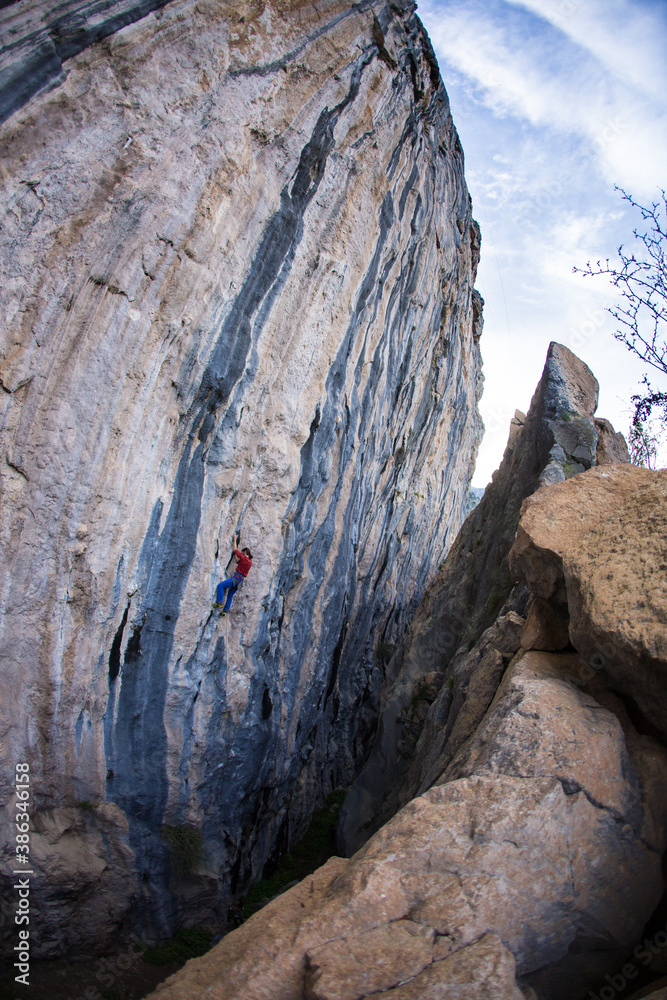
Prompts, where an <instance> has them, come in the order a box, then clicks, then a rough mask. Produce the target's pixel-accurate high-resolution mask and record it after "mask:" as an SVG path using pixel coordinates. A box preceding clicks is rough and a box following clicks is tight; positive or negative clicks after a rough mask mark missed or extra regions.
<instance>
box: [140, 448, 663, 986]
mask: <svg viewBox="0 0 667 1000" xmlns="http://www.w3.org/2000/svg"><path fill="white" fill-rule="evenodd" d="M666 482H667V472H663V473H652V472H648V471H646V470H641V469H635V468H632V467H627V466H623V465H619V466H608V467H607V468H604V469H591V470H589V471H587V472H584V473H583V474H582V475H580V476H575V477H574V478H571V479H569V480H567V481H565V482H562V483H560V484H557V485H555V486H549V487H547V488H546V489H543V490H539V491H538V492H537V493H536V494H535V496H534V497H533V498H531V499H529V500H528V501H527V502H526V504H525V505H524V508H523V513H522V518H521V521H520V525H519V532H518V536H517V542H516V543H515V546H514V548H513V552H512V557H511V561H512V565H513V566H514V567H515V570H516V573H517V574H518V576H519V581H518V582H519V584H520V585H521V586H523V587H532V586H533V585H534V581H535V580H543V579H549V580H551V581H552V586H551V588H550V590H549V596H544V593H545V591H544V588H542V586H541V584H539V585H536V591H535V592H533V593H532V594H531V595H530V597H529V607H530V606H531V605H530V601H535V600H536V599H539V600H541V601H542V602H544V603H543V605H542V607H541V611H540V612H539V614H538V618H540V620H542V621H546V622H547V625H548V627H545V628H544V630H543V631H541V630H540V628H536V627H535V625H534V624H533V625H532V626H531V623H530V614H529V617H528V619H525V620H524V618H523V616H520V615H518V614H517V612H516V611H508V612H507V613H506V614H504V615H502V616H501V617H500V618H499V619H498V620H497V621H496V623H495V624H494V625H493V626H492V627H491V628H489V629H488V630H487V631H486V632H485V633H484V634H483V635H482V637H481V638H480V640H479V641H478V642H477V643H476V644H475V646H474V647H473V648H472V649H471V650H470V651H469V652H467V653H465V654H461V657H462V659H460V660H459V661H458V668H457V673H456V675H455V676H456V677H457V678H463V677H465V678H466V679H467V688H468V692H469V698H468V699H467V700H466V701H465V703H464V705H463V707H462V708H461V710H460V711H459V713H458V715H457V719H456V724H455V726H454V729H452V730H451V735H450V736H449V739H448V740H446V742H445V749H446V751H447V758H446V759H445V758H442V759H441V761H440V765H439V767H438V766H436V765H435V764H433V767H432V776H434V780H433V783H432V785H431V787H430V788H429V789H428V790H426V791H424V792H422V794H420V795H418V796H417V797H416V798H415V799H413V800H412V801H411V802H409V803H408V804H407V805H406V806H404V807H403V809H401V810H400V811H399V812H398V813H397V815H396V816H394V817H393V819H391V820H390V821H389V822H388V823H386V824H385V825H384V826H383V827H382V829H381V830H379V831H378V832H377V833H375V834H374V836H372V837H371V839H370V840H369V841H368V843H367V844H366V845H365V846H364V847H363V848H362V849H361V850H360V851H358V852H357V853H356V854H355V855H354V856H353V857H352V858H351V859H350V860H349V861H344V860H342V859H332V860H331V861H330V862H329V863H328V864H327V865H326V866H325V867H324V868H322V869H320V871H319V872H317V873H315V875H314V876H313V877H312V879H306V880H305V881H304V882H303V883H301V884H300V885H299V886H297V887H295V888H294V889H292V890H290V891H289V892H287V893H285V895H284V896H280V897H278V898H277V899H276V900H274V901H273V902H272V903H270V904H269V905H268V906H267V907H266V908H265V909H264V910H262V911H260V912H259V913H258V914H256V915H255V916H253V917H252V918H251V919H250V920H249V921H248V922H247V923H246V924H245V925H244V926H243V927H242V928H240V929H239V930H237V931H234V932H233V933H232V934H231V935H229V936H228V937H227V938H225V939H224V940H223V941H222V942H221V943H220V944H219V945H218V946H217V947H216V948H215V949H213V951H212V952H211V953H210V954H209V955H207V956H205V957H204V958H202V959H198V960H196V961H194V962H191V963H189V964H188V966H186V968H185V970H183V972H181V973H179V974H177V975H176V976H175V977H173V978H172V979H171V980H168V981H167V983H165V984H164V985H163V986H162V987H161V988H160V989H159V990H158V991H157V992H156V994H155V996H156V998H159V1000H186V998H195V997H200V996H204V995H205V996H207V997H213V998H216V997H220V998H222V997H223V996H224V998H225V1000H235V998H237V997H238V998H239V1000H240V998H241V997H243V998H244V1000H255V998H257V1000H258V998H260V997H267V996H271V997H275V998H280V1000H288V998H289V1000H310V998H313V997H316V998H318V1000H334V998H336V1000H341V998H345V1000H363V998H366V997H370V996H374V995H377V994H378V993H379V992H382V995H383V996H392V997H396V998H399V997H400V998H403V1000H408V998H413V997H415V998H416V997H424V996H426V997H433V998H436V997H442V996H447V997H450V996H453V997H458V996H461V997H464V996H465V997H475V998H476V997H480V998H481V997H485V998H486V997H488V998H491V997H493V998H496V1000H518V998H519V997H520V996H524V997H531V998H533V1000H534V998H538V1000H579V998H581V997H584V996H587V995H588V993H589V991H591V990H593V991H595V988H596V987H597V989H598V990H599V989H600V986H606V985H607V984H608V983H609V982H612V981H614V977H615V978H616V981H618V980H619V978H621V975H620V971H619V970H621V969H622V968H625V969H627V968H628V967H629V966H628V962H629V959H630V958H631V956H632V955H633V954H634V955H637V954H638V953H639V955H643V954H644V946H643V945H642V934H643V930H644V927H645V926H646V923H647V921H648V919H649V917H650V916H651V914H652V912H653V911H654V909H655V908H656V905H657V904H658V903H659V901H660V898H661V895H662V892H663V877H662V866H663V860H664V858H665V852H666V849H667V746H666V743H665V740H664V738H663V739H662V740H658V739H656V738H655V735H654V734H653V733H652V732H650V731H649V729H650V726H649V725H648V723H647V720H646V717H645V715H644V714H643V712H642V710H641V709H639V710H638V706H639V705H640V704H641V703H643V701H642V698H641V697H639V690H638V689H642V691H641V693H642V695H643V694H645V687H650V683H651V678H650V677H649V676H648V675H645V674H641V673H639V672H637V671H635V669H634V667H633V664H632V663H630V664H629V665H628V672H629V673H630V674H631V675H632V677H633V683H634V685H635V689H636V691H637V698H636V700H631V699H628V698H626V697H625V696H624V695H623V693H622V691H620V690H618V687H619V685H618V683H617V678H616V677H612V675H611V674H610V675H608V679H607V678H606V677H605V676H603V674H602V673H601V672H600V671H596V670H595V669H591V667H590V665H589V663H588V662H587V654H586V652H585V651H583V647H582V651H580V650H578V649H577V648H576V645H575V643H576V640H577V635H578V633H577V624H576V623H577V621H578V614H579V611H578V609H579V602H580V601H581V597H580V595H581V592H582V587H581V586H580V585H576V586H575V581H579V582H581V581H582V579H588V580H589V581H590V580H591V579H592V578H593V579H594V584H593V586H594V587H597V586H600V587H603V588H604V587H607V586H608V585H609V581H610V579H611V580H615V579H619V580H620V581H622V582H623V583H625V584H627V587H628V589H629V590H630V592H631V593H636V592H638V590H639V588H641V586H642V581H643V579H644V575H643V568H642V567H644V566H647V565H648V564H649V561H650V558H652V556H649V553H653V552H654V551H657V552H661V551H662V549H663V547H664V545H665V543H667V528H666V527H665V524H664V521H663V520H662V519H661V512H662V510H663V509H664V506H665V498H664V492H663V491H664V489H665V483H666ZM603 483H604V484H607V486H608V491H607V493H606V495H605V496H606V500H605V502H606V507H605V523H606V524H608V525H610V526H611V527H610V533H609V537H610V538H615V539H618V537H619V534H620V535H622V534H623V533H624V532H625V531H627V533H628V536H629V537H633V540H634V542H635V544H636V545H637V547H638V551H637V559H636V560H635V559H634V558H633V559H630V560H626V559H625V557H624V553H622V552H620V553H619V552H618V550H617V551H616V553H613V552H612V551H611V548H609V549H607V550H606V552H607V559H606V561H605V562H604V566H603V565H602V563H597V564H595V565H594V567H593V569H592V570H591V572H589V570H588V567H587V564H586V561H585V560H584V559H583V558H582V560H581V561H580V562H579V563H578V564H577V565H576V566H575V560H573V559H571V558H570V557H569V554H568V553H571V551H572V549H570V548H569V547H568V544H567V541H565V542H564V541H563V532H562V521H561V520H560V517H559V513H561V512H564V511H565V510H567V511H568V515H569V518H570V521H571V523H572V524H574V525H578V524H579V523H580V522H581V523H584V522H585V521H586V517H587V511H588V510H589V509H592V508H593V504H594V503H595V502H596V498H597V499H598V500H599V498H600V496H601V494H600V490H601V487H602V484H603ZM633 501H634V502H633ZM639 503H641V505H642V506H643V507H644V510H645V516H646V517H647V518H650V517H652V518H653V519H654V523H655V524H656V525H657V527H656V530H655V532H654V533H653V534H649V533H647V532H644V533H643V534H638V535H636V536H634V535H633V531H634V527H633V525H634V518H635V510H636V507H635V504H639ZM538 528H539V534H538ZM526 537H530V538H532V539H533V541H532V542H531V545H530V549H529V551H528V549H526V546H525V544H524V540H525V538H526ZM538 538H539V541H538ZM601 544H602V545H604V542H603V541H601ZM561 550H562V552H563V555H562V563H561V566H560V570H558V569H556V570H554V555H557V554H558V553H560V552H561ZM615 557H618V561H615ZM540 568H541V572H540V571H539V569H540ZM563 589H564V590H565V592H566V603H565V604H562V603H561V602H560V601H559V599H558V595H560V594H561V593H562V591H563ZM538 591H539V593H538ZM623 592H625V590H624V591H623ZM652 593H653V599H652V600H651V601H650V602H647V610H646V612H645V617H644V622H643V629H642V630H641V631H639V632H637V633H636V634H635V635H636V642H637V646H636V649H637V650H639V649H640V648H642V647H643V648H645V651H646V652H647V653H648V652H649V650H651V649H653V648H654V645H655V635H654V633H655V631H656V630H657V631H658V633H659V631H660V629H661V627H662V623H663V621H664V613H665V611H667V602H666V601H665V600H664V596H659V595H658V596H657V594H656V592H652ZM545 608H549V609H550V610H551V612H552V616H551V617H549V615H547V613H546V611H545ZM563 616H565V619H566V622H567V621H568V620H569V627H570V629H571V639H572V644H571V646H570V648H569V649H567V650H564V651H562V652H554V651H552V650H551V649H547V650H542V649H539V648H533V649H531V650H526V649H524V648H523V646H522V640H523V636H524V634H530V635H531V636H532V638H533V644H534V645H537V646H539V645H540V642H541V640H540V636H544V637H545V638H544V641H545V644H546V645H547V646H549V647H551V646H552V645H553V644H554V642H553V635H554V631H556V634H558V629H559V628H560V626H561V624H562V618H563ZM554 621H555V622H556V623H557V626H558V628H557V629H555V627H552V626H553V622H554ZM606 638H608V637H606ZM559 643H560V639H559ZM582 652H583V655H582ZM496 653H498V654H499V655H498V656H496V655H495V654H496ZM506 660H509V663H507V662H505V661H506ZM666 665H667V664H665V662H664V660H663V666H666ZM473 692H474V697H473ZM466 711H467V717H466ZM473 711H477V717H476V718H473V714H472V713H473ZM459 723H460V726H459V728H458V729H457V728H456V726H457V724H459ZM439 768H441V769H439ZM656 940H657V938H656ZM637 949H638V950H637ZM647 954H648V952H647ZM624 982H627V980H626V979H625V978H624ZM595 995H597V992H596V993H595Z"/></svg>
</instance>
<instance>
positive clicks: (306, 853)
mask: <svg viewBox="0 0 667 1000" xmlns="http://www.w3.org/2000/svg"><path fill="white" fill-rule="evenodd" d="M346 794H347V789H344V788H339V789H337V790H336V791H335V792H331V794H330V795H328V796H327V800H326V804H325V805H324V806H323V807H322V808H321V809H318V810H317V812H316V813H314V815H313V818H312V820H311V821H310V826H309V827H308V831H307V833H306V835H305V836H304V837H302V839H301V840H300V841H299V842H298V843H297V844H294V846H293V847H291V848H290V850H289V851H288V852H287V854H283V856H282V857H281V858H280V859H279V861H277V863H276V864H275V866H274V867H273V870H272V871H271V873H270V874H268V875H265V876H264V878H262V879H260V881H259V882H257V883H256V885H254V886H253V887H252V889H250V891H249V892H248V895H247V896H246V897H245V899H243V900H242V901H241V902H242V905H243V913H244V915H245V916H246V917H249V916H250V915H251V914H252V913H254V912H255V910H259V909H260V908H261V907H262V906H263V904H264V902H265V900H267V899H272V898H273V896H277V895H278V893H279V892H280V890H281V889H284V888H285V886H287V885H289V884H290V882H296V881H298V882H300V881H301V879H303V878H305V877H306V876H307V875H311V874H312V872H314V871H315V870H316V869H317V868H319V867H321V865H323V864H324V862H325V861H328V859H329V858H330V857H332V855H333V854H335V852H336V836H335V825H336V820H337V819H338V813H339V812H340V807H341V806H342V804H343V801H344V799H345V796H346ZM269 867H270V865H269Z"/></svg>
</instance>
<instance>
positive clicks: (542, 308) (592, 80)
mask: <svg viewBox="0 0 667 1000" xmlns="http://www.w3.org/2000/svg"><path fill="white" fill-rule="evenodd" d="M419 14H420V16H421V17H422V19H423V20H424V22H425V24H426V27H427V29H428V31H429V34H430V36H431V38H432V41H433V44H434V47H435V50H436V53H437V55H438V59H439V61H440V65H441V69H442V73H443V78H444V80H445V85H446V86H447V89H448V91H449V94H450V99H451V103H452V112H453V115H454V120H455V123H456V125H457V127H458V129H459V132H460V134H461V139H462V143H463V147H464V149H465V153H466V176H467V179H468V184H469V186H470V189H471V193H472V196H473V203H474V207H475V213H476V216H477V218H478V219H479V222H480V224H481V227H482V259H481V262H480V268H479V272H478V285H479V288H480V291H481V292H482V295H483V296H484V298H485V299H486V307H485V331H484V336H483V338H482V352H483V355H484V364H485V376H486V386H485V392H484V396H483V398H482V413H483V416H484V419H485V422H486V424H487V435H486V438H485V440H484V442H483V444H482V448H481V451H480V458H479V460H478V470H477V472H476V476H475V482H476V484H479V485H483V484H484V483H485V482H486V481H487V480H488V478H489V476H490V474H491V472H492V471H493V469H494V468H495V467H496V466H497V465H498V463H499V460H500V457H501V455H502V450H503V447H504V443H505V440H506V436H507V428H508V422H509V418H510V416H511V415H512V413H513V411H514V408H515V407H516V406H519V407H521V408H525V407H526V406H527V405H528V403H529V401H530V397H531V394H532V391H533V389H534V387H535V385H536V383H537V379H538V378H539V375H540V372H541V369H542V365H543V363H544V358H545V356H546V351H547V348H548V344H549V341H550V340H552V339H555V340H559V341H561V342H562V343H565V344H567V345H568V346H569V347H571V349H572V350H574V351H575V353H578V354H579V356H580V357H582V358H583V359H584V360H585V361H586V362H587V363H588V364H589V365H590V366H591V367H592V368H593V370H594V371H595V373H596V375H597V376H598V378H599V380H600V384H601V412H602V413H603V414H604V415H605V416H607V417H609V419H611V420H612V422H614V423H615V424H616V425H617V427H618V429H624V428H625V427H626V426H627V423H628V407H629V399H630V396H631V395H632V393H633V392H634V391H636V388H637V384H638V382H639V379H640V377H641V374H642V370H641V365H640V363H639V361H638V360H636V359H633V358H632V357H631V356H630V355H628V354H627V352H626V351H625V350H624V348H623V347H622V346H621V345H620V344H618V343H617V341H615V340H614V338H613V336H612V334H613V331H614V324H613V321H612V319H611V317H610V316H609V313H608V312H606V311H605V309H606V307H608V306H609V305H611V304H612V303H613V301H614V290H613V288H611V287H610V286H608V285H607V283H605V282H604V281H602V280H600V281H598V282H597V283H596V282H594V281H590V280H589V281H586V280H584V279H583V278H582V277H581V276H580V275H575V274H573V272H572V267H573V265H579V266H582V265H583V264H584V263H585V262H586V260H588V259H593V260H595V259H597V258H598V257H601V258H604V257H607V256H612V257H613V256H614V253H615V250H616V248H617V247H618V246H619V244H620V243H625V244H627V243H628V242H631V241H632V230H633V227H634V226H635V225H636V224H637V222H638V220H637V219H636V218H634V217H632V216H631V213H629V212H628V208H627V206H626V205H625V204H624V203H623V202H622V201H621V199H620V198H619V197H618V195H617V194H616V193H615V192H614V190H613V186H614V184H618V185H620V186H622V187H625V188H626V189H627V190H629V191H630V192H632V194H633V195H634V196H635V197H637V198H639V199H640V200H644V201H648V200H651V199H654V198H656V196H657V194H658V188H660V187H667V107H666V102H665V100H664V94H665V93H666V92H667V60H665V58H664V52H665V51H667V5H666V4H665V2H664V0H421V2H420V6H419Z"/></svg>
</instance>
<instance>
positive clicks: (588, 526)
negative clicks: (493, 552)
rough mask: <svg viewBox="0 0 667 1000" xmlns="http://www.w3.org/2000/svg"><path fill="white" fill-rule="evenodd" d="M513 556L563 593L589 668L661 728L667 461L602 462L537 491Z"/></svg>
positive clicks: (546, 592)
mask: <svg viewBox="0 0 667 1000" xmlns="http://www.w3.org/2000/svg"><path fill="white" fill-rule="evenodd" d="M510 559H511V564H512V567H513V570H514V572H515V574H517V576H519V577H520V578H521V579H522V580H523V581H525V583H526V584H527V586H528V587H529V588H530V590H531V591H532V592H533V593H534V594H536V595H537V596H538V597H540V598H543V599H544V600H550V599H560V600H562V599H566V600H567V604H568V608H569V614H570V626H569V632H570V638H571V641H572V644H573V645H574V647H575V648H576V649H577V650H578V652H579V653H580V654H581V656H582V657H583V658H584V660H585V661H586V665H587V669H588V674H589V675H590V676H593V675H594V674H598V675H599V676H600V677H601V678H602V679H603V680H604V681H605V682H606V683H607V684H609V685H611V686H613V687H615V688H617V689H618V690H619V691H621V692H622V693H624V694H625V695H627V696H628V697H630V698H631V699H633V700H634V701H636V703H637V705H638V706H639V709H640V710H641V712H642V713H643V715H644V716H645V718H646V719H648V720H649V722H650V723H651V724H652V725H654V726H657V727H658V728H659V729H660V731H661V732H662V733H663V734H665V733H667V470H662V471H659V472H651V471H649V470H648V469H639V468H636V467H635V466H630V465H614V466H608V467H604V468H600V469H592V470H591V471H590V472H587V473H586V474H585V475H583V476H577V477H576V478H574V479H572V480H571V481H568V482H567V483H562V484H559V485H557V486H555V487H554V488H553V489H550V490H549V491H543V492H538V493H537V494H535V495H534V496H533V497H530V498H529V499H528V500H527V501H526V503H525V506H524V508H523V511H522V515H521V523H520V525H519V529H518V531H517V537H516V542H515V544H514V547H513V549H512V553H511V556H510Z"/></svg>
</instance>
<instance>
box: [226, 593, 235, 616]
mask: <svg viewBox="0 0 667 1000" xmlns="http://www.w3.org/2000/svg"><path fill="white" fill-rule="evenodd" d="M235 593H236V587H230V588H229V593H228V594H227V602H226V604H225V609H224V611H223V614H227V612H228V611H229V609H230V608H231V606H232V600H233V598H234V594H235Z"/></svg>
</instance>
